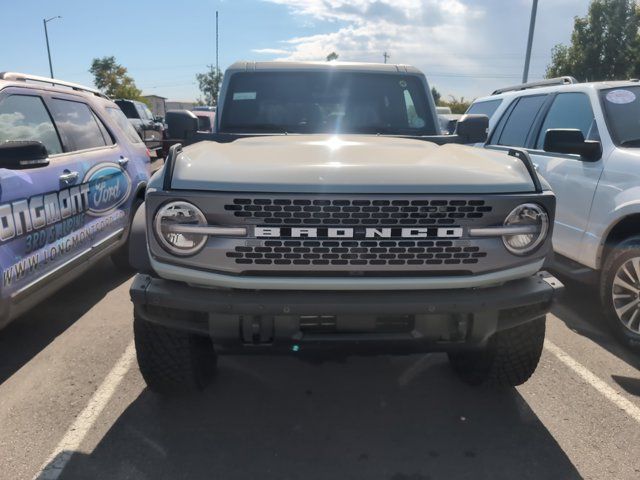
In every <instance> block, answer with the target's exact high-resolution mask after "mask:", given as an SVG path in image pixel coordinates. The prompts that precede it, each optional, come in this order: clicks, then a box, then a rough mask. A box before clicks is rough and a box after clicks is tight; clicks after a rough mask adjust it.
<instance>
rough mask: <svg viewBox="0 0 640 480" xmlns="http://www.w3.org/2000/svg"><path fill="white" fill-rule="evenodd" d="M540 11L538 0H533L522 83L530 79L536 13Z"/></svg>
mask: <svg viewBox="0 0 640 480" xmlns="http://www.w3.org/2000/svg"><path fill="white" fill-rule="evenodd" d="M537 13H538V0H533V5H532V6H531V20H530V21H529V39H528V40H527V53H526V55H525V58H524V72H523V73H522V83H527V81H528V80H529V64H530V63H531V46H532V45H533V31H534V30H535V29H536V15H537Z"/></svg>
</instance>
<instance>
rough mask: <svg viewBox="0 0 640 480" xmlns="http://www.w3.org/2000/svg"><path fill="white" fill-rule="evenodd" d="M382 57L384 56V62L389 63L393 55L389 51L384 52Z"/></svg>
mask: <svg viewBox="0 0 640 480" xmlns="http://www.w3.org/2000/svg"><path fill="white" fill-rule="evenodd" d="M382 57H383V58H384V63H387V60H388V59H389V58H391V55H389V54H388V53H387V52H384V53H383V54H382Z"/></svg>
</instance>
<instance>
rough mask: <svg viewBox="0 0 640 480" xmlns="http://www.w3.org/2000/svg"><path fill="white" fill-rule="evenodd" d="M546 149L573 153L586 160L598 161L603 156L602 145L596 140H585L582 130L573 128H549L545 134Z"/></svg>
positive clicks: (554, 151)
mask: <svg viewBox="0 0 640 480" xmlns="http://www.w3.org/2000/svg"><path fill="white" fill-rule="evenodd" d="M544 151H545V152H553V153H572V154H575V155H580V156H581V157H582V158H583V159H584V160H585V161H588V162H596V161H598V160H600V158H601V157H602V145H601V144H600V142H598V141H595V140H585V139H584V134H583V133H582V131H580V130H578V129H573V128H557V129H555V128H554V129H551V130H547V133H546V134H545V136H544Z"/></svg>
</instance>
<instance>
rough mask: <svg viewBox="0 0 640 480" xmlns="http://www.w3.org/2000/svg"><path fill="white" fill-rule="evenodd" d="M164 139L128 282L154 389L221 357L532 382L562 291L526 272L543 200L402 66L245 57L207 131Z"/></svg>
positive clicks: (201, 371) (530, 179) (188, 377)
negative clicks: (446, 118)
mask: <svg viewBox="0 0 640 480" xmlns="http://www.w3.org/2000/svg"><path fill="white" fill-rule="evenodd" d="M167 122H168V125H169V130H170V131H171V134H172V137H173V138H177V137H180V136H182V137H183V138H184V139H185V140H186V143H191V145H188V146H184V148H183V146H181V145H174V146H173V147H171V151H170V154H169V155H168V157H167V161H166V163H165V165H164V167H163V169H162V171H160V172H158V173H157V174H156V175H155V176H154V177H153V178H152V179H151V181H150V185H149V188H148V190H147V192H148V193H147V196H146V200H145V208H143V209H141V211H140V214H139V215H137V216H136V219H135V220H134V226H133V227H132V228H133V230H132V231H133V232H134V234H133V235H134V238H135V240H134V241H133V242H132V250H131V255H132V260H133V261H134V262H136V267H137V269H138V271H139V272H140V273H139V275H137V276H136V279H135V281H134V283H133V285H132V287H131V297H132V300H133V302H134V305H135V319H134V332H135V340H136V351H137V355H138V363H139V365H140V370H141V372H142V374H143V376H144V378H145V380H146V381H147V384H148V385H149V387H150V388H151V389H152V390H155V391H159V392H163V393H172V392H176V391H184V390H189V389H198V388H201V387H202V386H204V385H205V384H206V383H207V382H208V381H210V380H211V378H212V372H213V368H214V365H215V358H216V354H224V353H254V354H259V353H262V354H276V353H280V354H282V353H288V354H290V355H295V356H299V357H305V356H308V355H313V356H317V355H323V356H324V355H331V356H335V355H351V354H378V353H394V354H408V353H416V352H426V351H445V352H447V353H448V354H449V358H450V360H451V363H452V365H453V367H454V369H455V370H456V371H457V372H458V373H459V374H460V376H461V377H462V378H463V379H464V380H466V381H468V382H470V383H474V384H478V383H483V382H491V383H494V384H498V385H517V384H520V383H522V382H524V381H526V380H527V379H528V378H529V376H530V375H531V374H532V373H533V372H534V370H535V368H536V365H537V363H538V359H539V358H540V353H541V351H542V345H543V341H544V333H545V314H546V313H547V312H548V310H549V308H550V306H551V304H552V302H553V299H554V297H555V294H556V292H557V291H558V289H560V288H561V284H559V283H558V282H557V281H556V280H555V279H554V278H553V277H551V276H550V275H548V274H544V273H540V272H539V270H540V268H541V267H542V265H543V263H544V260H545V257H546V255H547V253H548V252H549V251H550V248H551V241H550V237H551V231H552V228H553V217H554V209H555V197H554V195H553V193H552V192H551V191H550V189H549V187H548V185H547V184H545V183H544V182H541V181H540V179H539V178H538V175H537V174H536V173H535V171H534V169H533V166H532V165H531V162H530V159H529V158H528V156H527V155H526V153H525V152H521V151H512V152H507V153H502V152H492V151H483V150H480V149H477V148H473V147H468V146H464V145H459V144H457V143H473V142H478V141H484V140H485V139H486V130H487V127H488V123H487V118H486V116H467V117H465V118H462V119H461V120H460V121H459V122H458V125H457V131H456V134H454V135H439V127H438V120H437V117H436V113H435V105H434V103H433V99H432V98H431V95H430V89H429V86H428V84H427V81H426V79H425V77H424V75H423V74H422V73H421V72H419V71H418V70H417V69H415V68H412V67H409V66H406V65H380V64H352V63H337V62H331V63H326V62H325V63H283V62H265V63H257V64H256V63H247V62H240V63H237V64H235V65H233V66H232V67H231V68H229V69H228V70H227V72H226V74H225V77H224V82H223V85H222V90H221V94H220V101H219V106H218V111H217V115H216V132H215V133H214V134H210V135H203V134H200V133H198V132H197V119H196V118H195V116H194V115H193V114H192V113H190V112H186V111H185V112H182V114H180V112H175V113H174V114H172V115H171V118H170V116H169V115H168V116H167Z"/></svg>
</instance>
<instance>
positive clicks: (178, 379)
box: [133, 316, 216, 395]
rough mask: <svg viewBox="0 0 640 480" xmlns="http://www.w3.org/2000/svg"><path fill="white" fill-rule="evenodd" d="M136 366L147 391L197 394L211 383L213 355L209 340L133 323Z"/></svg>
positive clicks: (136, 322)
mask: <svg viewBox="0 0 640 480" xmlns="http://www.w3.org/2000/svg"><path fill="white" fill-rule="evenodd" d="M133 333H134V339H135V344H136V354H137V357H138V366H139V367H140V372H141V373H142V376H143V377H144V380H145V382H147V386H148V387H149V389H150V390H152V391H154V392H157V393H161V394H164V395H179V394H188V393H193V392H198V391H200V390H202V389H203V388H204V387H206V386H207V385H208V384H209V383H211V381H212V380H213V377H214V374H215V370H216V354H215V352H214V350H213V345H212V343H211V339H209V338H208V337H205V336H202V335H195V334H192V333H186V332H182V331H179V330H174V329H172V328H167V327H164V326H161V325H156V324H154V323H151V322H147V321H145V320H143V319H141V318H139V317H137V316H135V317H134V321H133Z"/></svg>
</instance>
